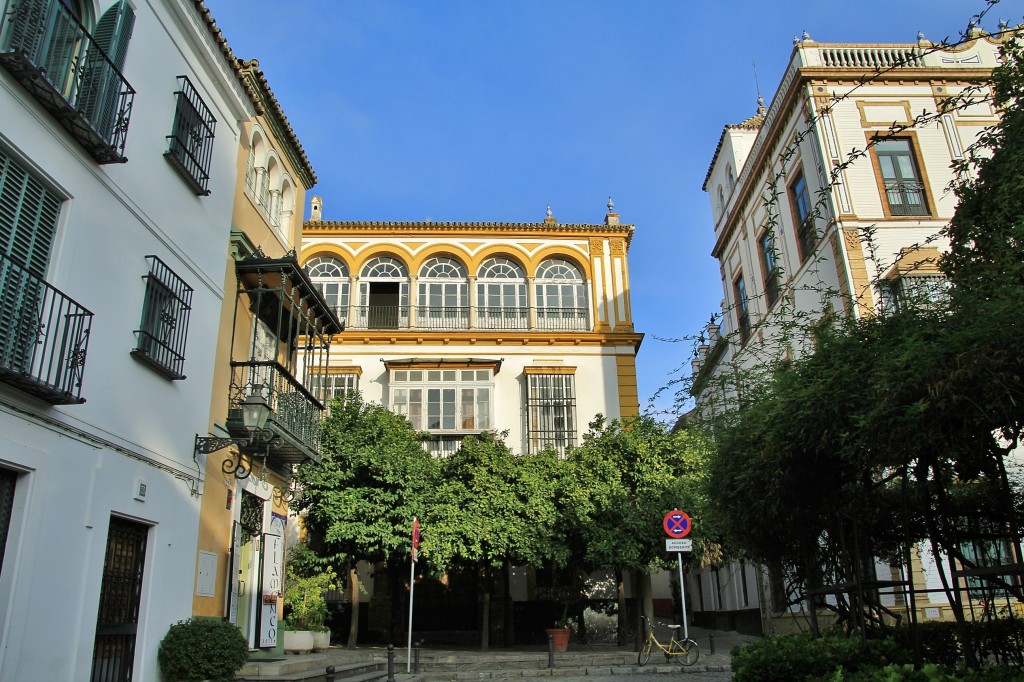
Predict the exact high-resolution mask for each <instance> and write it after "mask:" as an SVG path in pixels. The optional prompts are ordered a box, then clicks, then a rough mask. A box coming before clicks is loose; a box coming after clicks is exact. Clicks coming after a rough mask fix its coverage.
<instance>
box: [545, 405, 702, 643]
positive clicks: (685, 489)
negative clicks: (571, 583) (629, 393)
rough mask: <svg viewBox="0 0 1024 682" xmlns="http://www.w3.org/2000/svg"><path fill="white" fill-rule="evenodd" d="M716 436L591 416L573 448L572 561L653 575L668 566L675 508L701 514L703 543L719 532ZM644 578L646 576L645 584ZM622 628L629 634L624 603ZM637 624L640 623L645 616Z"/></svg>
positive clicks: (642, 420)
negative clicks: (710, 465)
mask: <svg viewBox="0 0 1024 682" xmlns="http://www.w3.org/2000/svg"><path fill="white" fill-rule="evenodd" d="M709 447H710V442H709V441H708V439H707V438H706V437H704V436H703V435H702V434H701V433H700V432H699V431H697V430H695V429H694V430H691V429H683V430H681V431H677V432H672V431H669V430H668V429H667V428H666V427H664V426H663V425H661V424H659V423H658V422H657V421H655V420H654V419H653V418H651V417H646V416H640V417H635V418H629V419H626V420H623V421H619V420H612V421H606V420H605V419H604V417H601V416H598V417H597V418H596V419H595V420H594V421H593V422H591V424H590V427H589V430H588V432H587V433H586V434H585V435H584V437H583V444H582V445H581V446H580V447H578V448H572V449H570V451H569V453H568V455H567V458H566V462H565V465H566V468H567V472H566V474H565V477H564V479H563V484H562V496H561V505H562V507H563V515H562V523H563V524H565V527H564V530H563V531H562V534H563V535H564V536H565V537H567V538H570V549H571V551H572V563H573V564H574V565H577V566H579V567H580V568H583V569H586V570H599V569H603V570H607V571H614V572H615V574H616V577H617V579H618V580H619V581H621V579H622V572H623V571H625V570H629V571H631V572H632V573H633V575H634V576H639V575H646V574H647V573H648V572H649V571H651V570H652V569H654V568H656V567H659V566H664V565H666V561H667V559H668V555H666V553H665V551H664V548H665V545H664V540H665V533H664V530H663V529H662V520H663V518H664V516H665V514H666V513H667V512H669V511H671V510H672V509H675V508H679V509H683V510H686V511H687V513H689V514H690V516H691V518H692V519H693V520H694V528H695V530H694V532H693V533H692V535H691V537H693V538H695V540H696V541H697V546H698V547H699V546H700V540H701V538H702V537H703V536H708V537H713V535H714V533H713V532H710V533H709V531H710V528H709V526H708V525H702V524H705V522H708V523H710V519H709V517H708V516H707V515H706V514H705V510H706V504H705V500H706V497H705V496H706V486H705V485H704V477H705V474H704V472H705V470H706V469H705V467H704V463H705V460H706V458H707V457H708V454H709ZM643 585H644V582H643V581H642V580H640V581H638V583H637V586H636V587H637V589H643ZM619 615H620V622H619V634H620V638H623V637H624V635H625V628H626V624H625V623H624V622H623V620H622V617H623V615H624V613H623V610H622V609H620V610H619ZM635 625H637V626H639V623H636V624H635Z"/></svg>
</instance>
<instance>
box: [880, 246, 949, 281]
mask: <svg viewBox="0 0 1024 682" xmlns="http://www.w3.org/2000/svg"><path fill="white" fill-rule="evenodd" d="M940 258H942V254H941V253H939V250H938V249H937V248H935V247H934V246H921V247H917V248H913V247H911V248H906V249H900V254H899V257H898V258H897V259H896V263H895V264H894V265H893V266H892V267H891V268H889V269H888V270H887V271H886V273H885V275H883V276H882V279H894V278H896V277H902V276H903V275H915V274H920V275H937V274H939V273H940V272H941V270H939V259H940Z"/></svg>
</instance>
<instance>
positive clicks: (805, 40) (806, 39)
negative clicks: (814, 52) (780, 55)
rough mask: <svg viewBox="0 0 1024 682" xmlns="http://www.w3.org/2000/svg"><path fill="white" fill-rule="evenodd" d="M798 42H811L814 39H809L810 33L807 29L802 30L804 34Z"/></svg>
mask: <svg viewBox="0 0 1024 682" xmlns="http://www.w3.org/2000/svg"><path fill="white" fill-rule="evenodd" d="M800 42H807V43H813V42H814V41H813V40H811V34H810V33H808V32H807V31H804V35H803V38H802V39H801V41H800Z"/></svg>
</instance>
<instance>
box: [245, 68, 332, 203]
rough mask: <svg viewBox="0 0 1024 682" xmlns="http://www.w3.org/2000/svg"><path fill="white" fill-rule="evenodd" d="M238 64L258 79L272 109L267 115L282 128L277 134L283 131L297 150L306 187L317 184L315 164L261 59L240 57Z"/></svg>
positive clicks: (267, 104)
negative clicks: (264, 69)
mask: <svg viewBox="0 0 1024 682" xmlns="http://www.w3.org/2000/svg"><path fill="white" fill-rule="evenodd" d="M237 64H238V70H239V72H240V74H251V75H252V77H253V78H254V79H255V80H256V83H257V86H256V87H257V88H258V92H262V93H264V95H265V97H263V98H261V99H262V100H263V105H264V106H263V108H264V109H268V108H269V109H270V111H269V113H267V116H270V117H272V118H274V119H275V123H276V124H277V127H279V128H280V132H278V133H277V134H278V135H281V134H282V133H283V136H284V137H285V140H284V141H286V142H288V144H290V145H291V146H292V149H293V151H294V152H295V158H293V159H292V162H293V163H294V165H295V166H296V169H297V171H298V173H299V175H300V176H302V181H303V184H304V185H305V186H306V189H309V188H310V187H312V186H313V185H315V184H316V172H314V171H313V166H312V165H311V164H310V163H309V157H307V156H306V150H305V149H303V148H302V143H301V142H299V138H298V136H297V135H296V134H295V130H294V129H293V128H292V124H291V123H289V122H288V117H287V116H285V115H284V109H282V108H281V103H280V102H278V101H277V96H276V95H274V91H273V90H271V89H270V83H268V82H267V77H266V76H265V75H263V71H262V70H261V69H260V63H259V61H257V60H255V59H250V60H243V59H238V60H237ZM250 87H251V85H250Z"/></svg>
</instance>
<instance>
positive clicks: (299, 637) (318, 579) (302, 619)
mask: <svg viewBox="0 0 1024 682" xmlns="http://www.w3.org/2000/svg"><path fill="white" fill-rule="evenodd" d="M334 578H335V573H334V571H326V572H323V573H315V574H313V575H307V576H300V575H298V574H297V571H296V569H295V568H293V566H292V565H291V564H289V566H288V570H287V571H286V572H285V581H284V604H285V611H286V613H287V615H286V616H285V619H284V623H285V626H286V629H285V631H284V650H285V651H286V652H293V653H307V652H309V651H312V650H313V649H319V650H323V649H326V648H327V647H328V646H330V643H331V633H330V631H329V630H328V629H327V626H326V625H325V623H326V621H327V599H326V598H325V597H324V592H326V591H327V590H330V589H334Z"/></svg>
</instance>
